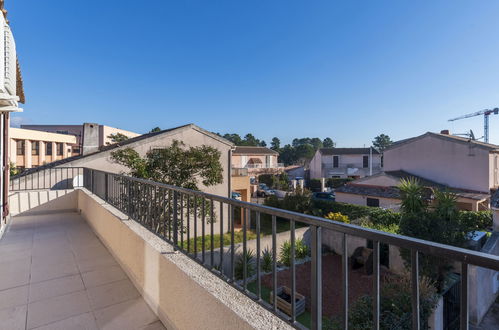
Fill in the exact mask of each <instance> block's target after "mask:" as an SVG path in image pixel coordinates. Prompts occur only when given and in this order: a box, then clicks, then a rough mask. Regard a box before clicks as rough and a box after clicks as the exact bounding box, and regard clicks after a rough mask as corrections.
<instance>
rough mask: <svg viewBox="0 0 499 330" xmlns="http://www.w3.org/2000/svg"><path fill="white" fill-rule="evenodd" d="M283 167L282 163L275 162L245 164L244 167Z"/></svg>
mask: <svg viewBox="0 0 499 330" xmlns="http://www.w3.org/2000/svg"><path fill="white" fill-rule="evenodd" d="M281 167H284V163H277V164H246V165H245V166H244V168H281Z"/></svg>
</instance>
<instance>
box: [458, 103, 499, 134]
mask: <svg viewBox="0 0 499 330" xmlns="http://www.w3.org/2000/svg"><path fill="white" fill-rule="evenodd" d="M497 114H499V108H494V109H485V110H482V111H477V112H474V113H469V114H467V115H464V116H461V117H457V118H452V119H449V121H455V120H459V119H465V118H470V117H476V116H481V115H483V137H484V141H485V143H489V116H490V115H497Z"/></svg>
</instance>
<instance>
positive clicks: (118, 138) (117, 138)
mask: <svg viewBox="0 0 499 330" xmlns="http://www.w3.org/2000/svg"><path fill="white" fill-rule="evenodd" d="M107 138H108V139H111V143H109V142H108V143H107V144H112V143H120V142H123V141H126V140H128V139H129V137H128V136H126V135H125V134H122V133H115V134H110V135H108V136H107Z"/></svg>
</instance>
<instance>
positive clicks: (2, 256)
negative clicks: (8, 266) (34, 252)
mask: <svg viewBox="0 0 499 330" xmlns="http://www.w3.org/2000/svg"><path fill="white" fill-rule="evenodd" d="M0 252H1V253H0V264H1V263H3V262H6V261H16V260H19V259H23V258H27V257H31V250H23V251H17V252H10V253H3V250H2V247H0Z"/></svg>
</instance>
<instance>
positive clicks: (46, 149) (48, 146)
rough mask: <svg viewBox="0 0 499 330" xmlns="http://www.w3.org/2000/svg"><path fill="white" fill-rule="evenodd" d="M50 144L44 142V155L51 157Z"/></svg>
mask: <svg viewBox="0 0 499 330" xmlns="http://www.w3.org/2000/svg"><path fill="white" fill-rule="evenodd" d="M52 144H53V143H52V142H45V155H47V156H52Z"/></svg>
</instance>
